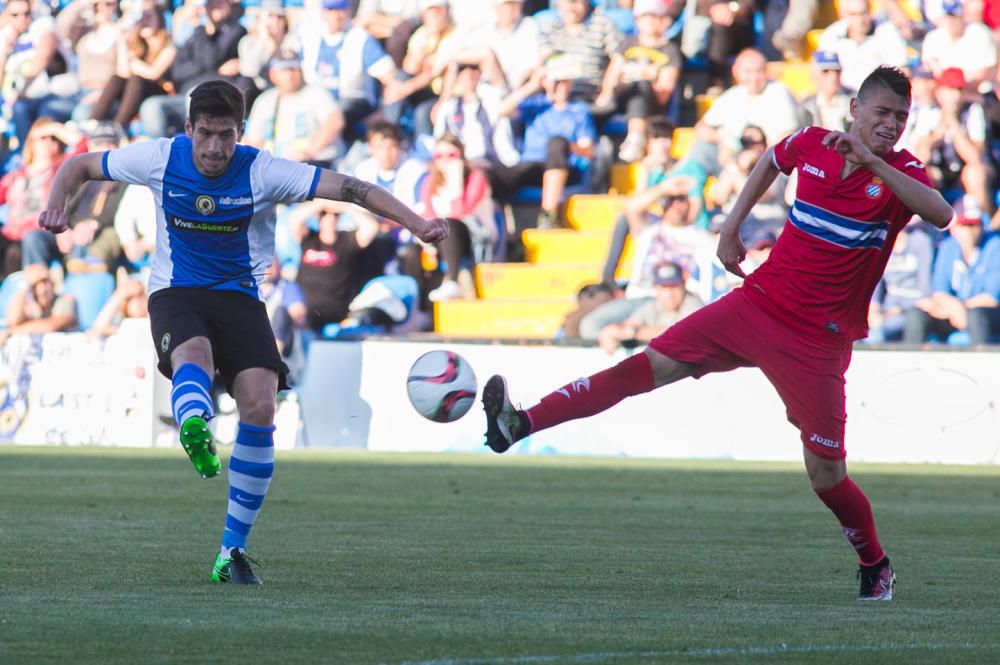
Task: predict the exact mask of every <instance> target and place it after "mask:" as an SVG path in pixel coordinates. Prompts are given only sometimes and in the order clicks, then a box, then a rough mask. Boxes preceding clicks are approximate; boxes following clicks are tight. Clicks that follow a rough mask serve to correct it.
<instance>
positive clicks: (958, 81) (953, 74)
mask: <svg viewBox="0 0 1000 665" xmlns="http://www.w3.org/2000/svg"><path fill="white" fill-rule="evenodd" d="M934 82H935V83H937V84H938V85H939V86H941V87H943V88H958V89H960V90H961V89H962V88H964V87H965V74H963V73H962V70H961V69H959V68H958V67H949V68H947V69H945V70H943V71H942V72H941V73H940V74H938V75H937V77H935V79H934Z"/></svg>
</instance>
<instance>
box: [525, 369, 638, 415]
mask: <svg viewBox="0 0 1000 665" xmlns="http://www.w3.org/2000/svg"><path fill="white" fill-rule="evenodd" d="M654 387H655V385H654V384H653V368H652V367H650V365H649V358H647V357H646V354H645V353H637V354H635V355H634V356H630V357H628V358H626V359H625V360H623V361H621V362H620V363H618V364H617V365H615V366H614V367H611V368H608V369H606V370H604V371H603V372H598V373H597V374H594V375H593V376H590V377H587V378H585V379H577V380H576V381H573V382H572V383H569V384H567V385H565V386H563V387H562V388H560V389H559V390H557V391H555V392H553V393H549V394H548V395H546V396H545V397H543V398H542V401H541V402H539V403H538V404H536V405H535V406H533V407H532V408H530V409H528V410H527V411H526V412H525V413H527V415H528V420H529V421H530V423H531V431H532V432H538V431H540V430H543V429H548V428H549V427H552V426H553V425H558V424H559V423H564V422H566V421H567V420H575V419H577V418H586V417H587V416H592V415H594V414H595V413H600V412H601V411H605V410H607V409H610V408H611V407H612V406H614V405H615V404H617V403H618V402H620V401H622V400H623V399H625V398H626V397H631V396H632V395H639V394H641V393H646V392H649V391H650V390H652V389H653V388H654Z"/></svg>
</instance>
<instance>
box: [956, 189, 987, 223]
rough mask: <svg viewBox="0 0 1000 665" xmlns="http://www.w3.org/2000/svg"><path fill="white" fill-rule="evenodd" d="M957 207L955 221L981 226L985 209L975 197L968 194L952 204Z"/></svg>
mask: <svg viewBox="0 0 1000 665" xmlns="http://www.w3.org/2000/svg"><path fill="white" fill-rule="evenodd" d="M952 207H953V208H954V209H955V223H956V224H968V225H976V226H981V225H982V223H983V209H982V208H981V207H980V205H979V202H978V201H976V199H975V197H972V196H969V195H968V194H966V195H965V196H963V197H962V198H960V199H959V200H958V201H956V202H955V205H954V206H952Z"/></svg>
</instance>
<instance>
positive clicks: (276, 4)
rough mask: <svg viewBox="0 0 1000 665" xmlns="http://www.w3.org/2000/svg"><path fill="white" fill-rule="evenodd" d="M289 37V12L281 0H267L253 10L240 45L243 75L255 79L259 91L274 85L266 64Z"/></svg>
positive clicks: (238, 47) (254, 82) (238, 51)
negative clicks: (250, 21)
mask: <svg viewBox="0 0 1000 665" xmlns="http://www.w3.org/2000/svg"><path fill="white" fill-rule="evenodd" d="M287 37H288V15H287V14H286V13H285V7H284V5H283V4H282V2H281V0H265V1H264V2H261V4H260V6H259V7H258V8H257V10H256V11H255V12H254V14H253V20H252V23H251V24H250V28H249V31H248V32H247V34H246V35H244V37H243V39H241V40H240V43H239V44H238V45H237V47H236V49H237V53H238V54H239V60H240V76H245V77H246V78H248V79H251V80H252V81H253V84H254V87H255V88H256V89H257V91H258V92H263V91H264V90H266V89H267V88H269V87H271V80H270V79H269V78H268V75H267V66H268V63H270V61H271V58H273V57H274V54H275V53H277V52H278V48H279V47H280V46H281V45H282V44H283V43H284V41H285V39H286V38H287Z"/></svg>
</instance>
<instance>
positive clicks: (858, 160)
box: [823, 132, 875, 166]
mask: <svg viewBox="0 0 1000 665" xmlns="http://www.w3.org/2000/svg"><path fill="white" fill-rule="evenodd" d="M823 145H825V146H826V147H827V148H831V149H833V150H836V151H837V152H839V153H840V154H841V155H843V156H844V159H846V160H847V161H849V162H854V163H855V164H860V165H862V166H866V165H868V164H871V162H872V161H873V160H874V159H875V155H874V154H873V153H872V151H871V150H869V149H868V147H867V146H865V144H864V143H862V142H861V139H859V138H858V137H857V136H855V135H854V134H850V133H848V132H830V133H829V134H827V135H826V136H824V137H823Z"/></svg>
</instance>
